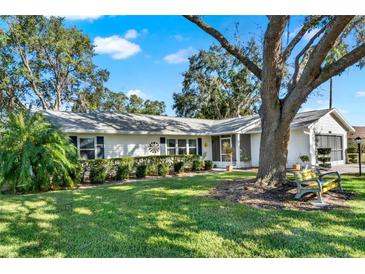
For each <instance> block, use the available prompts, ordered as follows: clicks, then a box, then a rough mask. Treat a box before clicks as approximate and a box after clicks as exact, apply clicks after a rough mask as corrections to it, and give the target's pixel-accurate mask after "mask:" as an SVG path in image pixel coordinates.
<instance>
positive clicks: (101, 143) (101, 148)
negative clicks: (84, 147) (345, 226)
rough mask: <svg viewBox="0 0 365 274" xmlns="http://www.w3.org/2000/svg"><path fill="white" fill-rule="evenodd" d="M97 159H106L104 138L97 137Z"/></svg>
mask: <svg viewBox="0 0 365 274" xmlns="http://www.w3.org/2000/svg"><path fill="white" fill-rule="evenodd" d="M96 158H98V159H104V158H105V155H104V136H97V137H96Z"/></svg>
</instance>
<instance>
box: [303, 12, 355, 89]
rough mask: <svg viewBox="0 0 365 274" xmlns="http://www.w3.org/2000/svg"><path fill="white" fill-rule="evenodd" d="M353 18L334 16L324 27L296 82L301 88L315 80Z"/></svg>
mask: <svg viewBox="0 0 365 274" xmlns="http://www.w3.org/2000/svg"><path fill="white" fill-rule="evenodd" d="M353 17H354V16H336V17H335V18H334V19H333V20H332V21H331V22H330V23H329V24H328V25H327V27H326V30H325V32H324V34H323V36H322V38H321V40H320V41H319V42H318V44H317V45H316V46H315V47H314V49H313V51H312V53H311V54H310V56H309V58H308V62H307V64H306V66H305V68H304V70H303V73H302V75H301V77H300V79H299V81H298V84H300V85H301V86H302V87H305V86H307V85H308V84H310V83H311V82H312V81H313V80H314V79H316V78H317V77H318V76H319V74H320V71H321V65H322V63H323V61H324V59H325V58H326V56H327V54H328V52H329V51H330V50H331V49H332V47H333V45H334V44H335V42H336V40H337V39H338V37H339V36H340V35H341V33H342V31H343V30H344V29H345V28H346V26H347V25H348V24H349V23H350V21H351V20H352V18H353Z"/></svg>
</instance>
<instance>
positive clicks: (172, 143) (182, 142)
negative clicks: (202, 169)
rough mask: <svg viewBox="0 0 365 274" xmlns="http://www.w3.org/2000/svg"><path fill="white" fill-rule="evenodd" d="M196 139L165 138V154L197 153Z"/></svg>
mask: <svg viewBox="0 0 365 274" xmlns="http://www.w3.org/2000/svg"><path fill="white" fill-rule="evenodd" d="M197 152H198V147H197V141H196V139H167V154H168V155H175V154H180V155H181V154H197Z"/></svg>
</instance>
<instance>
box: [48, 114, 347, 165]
mask: <svg viewBox="0 0 365 274" xmlns="http://www.w3.org/2000/svg"><path fill="white" fill-rule="evenodd" d="M44 114H45V115H46V117H48V118H49V120H50V121H51V122H52V123H54V124H56V125H57V126H58V127H60V129H61V130H62V131H64V132H65V133H67V134H68V135H69V136H70V138H71V140H72V142H73V143H74V144H75V145H76V146H77V148H78V151H79V155H80V158H83V159H95V158H118V157H124V156H132V157H133V156H134V157H135V156H147V155H171V154H198V155H201V156H202V158H204V159H207V160H212V161H213V162H214V164H215V165H216V166H218V167H225V166H226V164H227V161H229V159H228V157H227V155H225V154H224V151H223V149H222V148H223V144H224V143H229V144H230V145H231V147H232V148H233V156H232V158H233V159H232V161H233V165H234V167H237V168H240V167H256V166H258V164H259V151H260V132H261V127H260V118H259V116H258V115H253V116H246V117H236V118H230V119H224V120H208V119H193V118H181V117H169V116H155V115H143V114H128V113H105V112H103V113H101V112H92V113H73V112H57V111H45V112H44ZM353 131H354V129H353V127H352V126H351V125H350V124H349V123H348V122H347V121H346V120H345V118H344V117H343V116H342V115H341V114H340V113H339V112H338V111H337V110H336V109H323V110H314V111H308V112H301V113H298V114H297V115H296V117H295V119H294V121H293V122H292V124H291V133H290V140H289V152H288V166H291V165H293V164H295V163H300V160H299V156H301V155H308V156H309V157H310V159H311V164H316V163H317V159H316V151H317V148H319V147H330V148H332V153H331V161H332V165H336V164H343V163H345V151H346V148H347V132H353Z"/></svg>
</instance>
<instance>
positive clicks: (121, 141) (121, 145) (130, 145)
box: [68, 133, 212, 160]
mask: <svg viewBox="0 0 365 274" xmlns="http://www.w3.org/2000/svg"><path fill="white" fill-rule="evenodd" d="M68 135H69V136H77V137H78V138H80V137H96V136H103V137H104V154H105V159H110V158H119V157H125V156H132V157H138V156H149V155H163V154H164V153H161V151H160V152H159V153H156V154H153V153H151V152H150V151H149V150H148V145H149V144H150V143H151V142H157V143H160V137H165V138H166V139H198V138H202V146H203V147H202V154H203V157H205V159H209V160H211V159H212V145H211V138H210V136H181V135H179V136H166V135H148V134H143V135H142V134H80V133H78V134H72V133H69V134H68Z"/></svg>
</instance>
